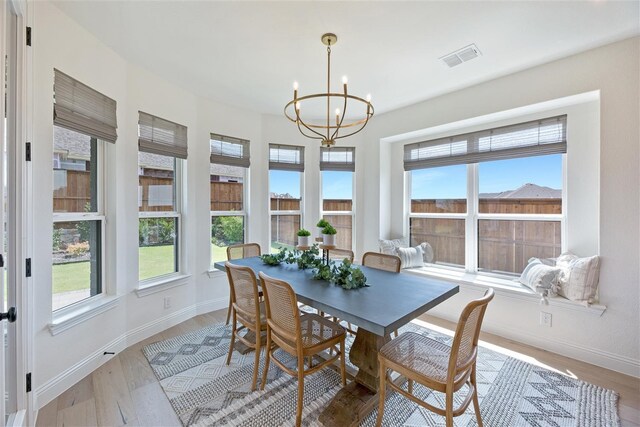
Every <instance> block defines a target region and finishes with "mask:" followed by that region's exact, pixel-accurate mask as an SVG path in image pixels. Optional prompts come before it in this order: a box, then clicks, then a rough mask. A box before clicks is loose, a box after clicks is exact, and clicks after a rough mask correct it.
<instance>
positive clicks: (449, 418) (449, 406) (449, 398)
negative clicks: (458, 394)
mask: <svg viewBox="0 0 640 427" xmlns="http://www.w3.org/2000/svg"><path fill="white" fill-rule="evenodd" d="M444 406H445V417H446V419H445V425H446V426H447V427H453V391H452V390H447V392H446V394H445V402H444Z"/></svg>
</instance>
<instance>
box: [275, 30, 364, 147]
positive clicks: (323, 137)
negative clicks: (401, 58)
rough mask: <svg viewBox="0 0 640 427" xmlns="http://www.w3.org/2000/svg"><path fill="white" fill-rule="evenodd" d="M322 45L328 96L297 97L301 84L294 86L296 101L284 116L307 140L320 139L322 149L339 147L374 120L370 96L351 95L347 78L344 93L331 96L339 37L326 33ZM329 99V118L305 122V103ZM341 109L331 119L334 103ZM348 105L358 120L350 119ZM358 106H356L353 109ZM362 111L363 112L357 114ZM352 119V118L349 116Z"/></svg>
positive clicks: (288, 106)
mask: <svg viewBox="0 0 640 427" xmlns="http://www.w3.org/2000/svg"><path fill="white" fill-rule="evenodd" d="M321 40H322V43H323V44H325V45H326V46H327V92H326V93H315V94H312V95H305V96H300V97H299V96H298V82H293V99H292V100H291V101H289V103H288V104H287V105H285V107H284V115H285V116H286V117H287V118H288V119H289V120H291V121H292V122H294V123H295V124H296V125H297V126H298V130H299V131H300V133H302V134H303V135H304V136H306V137H307V138H311V139H317V140H320V141H321V144H322V146H323V147H331V146H333V145H334V144H335V143H336V140H337V139H341V138H346V137H348V136H351V135H355V134H356V133H358V132H360V131H361V130H362V129H364V127H365V126H366V125H367V123H368V122H369V119H370V118H371V117H372V116H373V105H372V104H371V95H367V97H366V99H363V98H360V97H358V96H355V95H351V94H349V93H348V92H347V77H346V76H344V77H342V89H343V93H337V92H331V46H333V45H335V44H336V42H337V41H338V37H337V36H336V35H335V34H331V33H327V34H324V35H323V36H322V38H321ZM322 98H326V104H327V117H326V120H325V119H320V120H316V121H313V120H312V119H303V118H302V116H301V110H302V103H303V101H307V100H311V99H321V100H322ZM332 100H333V101H334V102H335V103H337V104H338V105H342V110H341V109H340V108H336V109H335V116H334V117H331V101H332ZM348 103H349V105H348V106H349V112H350V113H351V111H352V109H353V111H355V113H356V116H355V117H356V118H348V119H346V120H345V116H346V114H347V104H348ZM354 105H355V106H354ZM358 109H361V111H360V112H358V111H357V110H358ZM350 117H353V116H352V115H350Z"/></svg>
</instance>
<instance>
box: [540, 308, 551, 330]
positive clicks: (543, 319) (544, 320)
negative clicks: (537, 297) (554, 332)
mask: <svg viewBox="0 0 640 427" xmlns="http://www.w3.org/2000/svg"><path fill="white" fill-rule="evenodd" d="M540 324H541V325H542V326H548V327H551V313H547V312H545V311H541V312H540Z"/></svg>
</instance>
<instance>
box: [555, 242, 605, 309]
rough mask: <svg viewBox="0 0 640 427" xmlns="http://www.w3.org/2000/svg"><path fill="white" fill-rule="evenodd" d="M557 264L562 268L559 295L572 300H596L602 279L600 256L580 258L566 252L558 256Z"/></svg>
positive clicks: (589, 301)
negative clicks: (599, 282)
mask: <svg viewBox="0 0 640 427" xmlns="http://www.w3.org/2000/svg"><path fill="white" fill-rule="evenodd" d="M556 266H557V267H559V268H560V269H561V270H562V274H561V275H560V281H559V282H560V283H559V289H558V295H560V296H563V297H565V298H567V299H570V300H572V301H579V302H587V303H589V304H590V303H592V302H594V300H595V298H596V294H597V293H598V281H599V279H600V257H599V256H597V255H594V256H591V257H586V258H580V257H578V256H576V255H574V254H572V253H570V252H566V253H563V254H562V255H560V256H559V257H558V259H557V260H556Z"/></svg>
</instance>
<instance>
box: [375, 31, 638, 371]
mask: <svg viewBox="0 0 640 427" xmlns="http://www.w3.org/2000/svg"><path fill="white" fill-rule="evenodd" d="M639 40H640V39H639V38H633V39H628V40H624V41H621V42H618V43H614V44H611V45H608V46H604V47H601V48H598V49H593V50H590V51H587V52H584V53H581V54H579V55H575V56H571V57H568V58H565V59H562V60H558V61H554V62H551V63H548V64H545V65H542V66H538V67H534V68H531V69H528V70H525V71H522V72H519V73H515V74H512V75H509V76H506V77H502V78H499V79H496V80H492V81H489V82H486V83H483V84H479V85H476V86H473V87H469V88H466V89H463V90H460V91H457V92H454V93H450V94H447V95H444V96H441V97H438V98H435V99H432V100H429V101H426V102H422V103H419V104H416V105H413V106H410V107H407V108H403V109H401V110H397V111H393V112H390V113H387V114H383V115H381V116H378V117H376V118H375V120H374V121H372V123H371V124H370V125H369V127H368V128H367V130H366V135H365V138H366V139H367V140H368V141H370V142H371V141H380V140H381V139H387V140H388V139H392V138H391V137H394V136H396V135H400V134H405V133H408V132H414V131H418V130H422V129H429V128H434V127H437V126H443V125H447V124H449V123H453V122H459V121H464V120H468V119H473V118H476V117H480V116H485V115H490V114H494V113H499V112H504V111H507V110H512V109H516V108H520V107H526V106H529V105H532V104H538V103H543V102H547V101H551V100H556V99H559V98H564V97H570V96H577V95H580V94H584V93H587V92H592V91H599V93H600V101H599V105H594V104H593V103H591V104H588V105H583V106H581V107H578V106H576V107H573V108H574V109H573V110H571V109H568V108H564V110H566V111H567V113H568V114H571V115H573V116H574V119H575V118H579V119H576V120H574V123H573V124H570V126H571V128H570V129H569V132H570V133H569V140H570V142H569V144H570V145H569V154H568V158H569V160H568V162H569V164H568V166H567V169H568V173H569V176H568V182H567V191H568V192H569V194H570V197H569V199H568V212H569V214H570V215H572V216H573V221H572V222H571V223H570V224H568V227H567V232H568V234H569V236H570V237H569V238H568V241H567V244H568V249H570V250H574V251H576V252H578V253H579V254H580V255H584V256H586V255H592V254H594V253H596V252H599V254H600V255H601V257H602V268H601V273H600V301H601V303H602V304H605V305H606V306H607V310H606V311H605V313H604V314H603V315H602V317H599V316H597V315H594V314H592V313H591V312H589V311H588V310H580V309H578V310H564V309H560V308H558V307H555V306H550V307H546V308H545V311H550V312H552V314H553V327H552V328H544V327H542V326H539V320H538V319H539V311H540V306H538V304H537V302H535V301H534V300H531V301H527V300H522V299H519V298H510V297H508V296H505V295H499V296H498V297H497V298H496V299H495V301H494V302H492V304H491V306H490V308H489V310H488V312H487V318H486V321H485V329H486V330H489V331H493V332H496V333H498V334H500V335H503V336H507V337H510V338H513V339H516V340H519V341H522V342H525V343H531V344H534V345H537V346H539V347H542V348H546V349H549V350H553V351H556V352H559V353H562V354H566V355H569V356H572V357H575V358H577V359H581V360H585V361H588V362H591V363H595V364H598V365H600V366H604V367H608V368H611V369H615V370H618V371H621V372H625V373H627V374H631V375H635V376H640V345H639V340H640V332H639V328H638V325H639V324H640V323H639V320H640V319H639V311H638V303H639V299H640V293H639V286H638V283H639V281H640V274H639V269H638V265H639V264H638V260H639V257H640V253H639V245H638V235H639V231H640V224H639V220H640V214H639V213H640V207H639V192H638V182H639V181H640V176H639V145H640V136H639V132H640V131H639V105H638V94H639V89H640V85H639V79H640V78H639V75H640V70H639V63H640V61H639ZM452 72H455V71H452ZM569 110H571V111H569ZM556 111H557V110H556ZM598 114H599V121H598V120H597V118H598ZM576 121H581V122H583V123H586V125H585V127H576V123H575V122H576ZM587 126H588V127H587ZM595 132H599V134H598V135H597V136H599V144H600V146H599V152H594V144H595V142H594V140H593V138H592V137H593V133H595ZM583 144H585V145H586V146H587V147H588V150H589V151H588V153H587V154H585V153H584V152H583V153H580V154H574V155H573V156H576V157H578V156H580V158H579V159H573V158H572V154H571V153H572V152H575V151H577V150H580V149H581V148H580V146H581V145H583ZM370 146H371V148H372V149H371V150H370V151H369V152H368V158H367V164H368V165H369V167H368V168H367V171H368V172H369V173H368V174H367V176H366V177H365V181H366V185H367V187H366V192H367V195H372V197H368V198H367V199H366V200H365V210H376V211H379V212H380V215H379V216H376V215H372V216H366V217H365V225H364V227H365V228H366V229H368V230H377V229H379V230H380V237H390V236H392V235H396V234H401V233H406V227H405V226H404V225H403V223H402V221H403V218H402V215H401V214H399V212H398V210H397V209H396V207H397V206H402V205H401V204H399V203H400V202H401V201H400V200H399V196H398V194H397V193H395V192H394V191H395V189H397V188H401V187H400V186H401V183H402V180H401V178H400V177H401V176H402V172H401V167H402V166H401V164H399V163H400V162H401V156H400V155H399V151H400V150H399V149H398V148H396V151H395V153H394V148H393V146H392V145H391V144H380V145H379V144H371V145H370ZM598 157H599V170H598V165H597V164H594V159H597V158H598ZM387 159H391V162H393V164H388V163H389V161H388V160H387ZM377 165H379V168H378V167H376V166H377ZM598 181H599V190H598ZM392 190H393V191H392ZM589 191H593V193H594V194H595V195H596V197H597V199H594V198H593V197H592V196H591V195H590V194H589ZM598 206H599V211H598V210H597V209H598ZM585 207H586V208H587V209H588V210H586V211H583V212H580V209H583V208H585ZM576 211H577V212H576ZM393 237H395V236H393ZM363 238H364V242H363V244H364V249H365V250H375V249H376V248H377V246H378V242H377V239H378V236H376V235H374V234H365V235H364V236H363ZM480 292H481V290H479V289H477V288H473V287H464V286H463V287H462V289H461V292H460V294H458V295H457V296H456V297H454V298H452V299H451V300H449V301H447V302H446V303H445V304H441V305H440V306H438V307H437V308H436V309H435V310H432V314H434V315H436V316H441V317H444V318H447V319H451V320H455V319H456V318H457V316H458V314H459V313H460V311H461V309H462V307H463V306H464V304H465V303H466V302H467V301H469V300H470V299H471V298H475V297H477V296H478V295H479V294H480ZM631 325H633V326H631Z"/></svg>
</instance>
